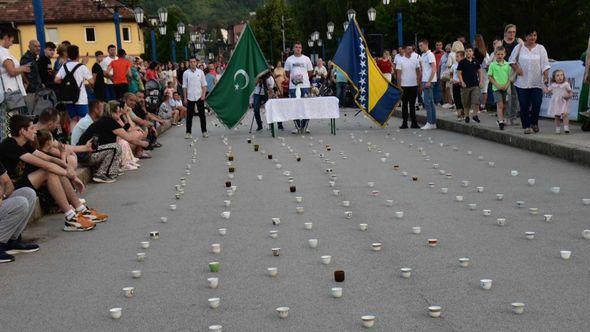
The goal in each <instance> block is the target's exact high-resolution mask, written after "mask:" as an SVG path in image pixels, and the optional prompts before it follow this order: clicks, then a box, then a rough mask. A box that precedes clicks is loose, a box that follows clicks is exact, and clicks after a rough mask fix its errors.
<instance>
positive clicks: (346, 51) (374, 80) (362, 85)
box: [332, 19, 402, 128]
mask: <svg viewBox="0 0 590 332" xmlns="http://www.w3.org/2000/svg"><path fill="white" fill-rule="evenodd" d="M332 62H334V65H335V66H336V67H337V68H338V69H339V70H340V71H341V72H343V73H344V76H346V78H347V79H348V81H349V82H350V84H352V86H353V87H354V89H355V90H356V95H355V98H354V101H355V103H356V104H357V106H358V107H359V108H360V109H361V110H362V111H363V112H364V113H365V114H367V115H368V116H369V117H370V118H371V119H372V120H373V121H375V122H376V123H377V124H379V126H381V128H384V127H385V126H387V121H388V120H389V118H390V117H391V115H392V114H393V110H394V109H395V107H396V105H397V103H398V102H399V101H400V99H401V94H402V93H401V91H400V90H399V89H398V88H397V87H396V86H394V85H393V84H391V83H390V82H389V81H388V80H387V79H386V78H385V76H383V73H381V70H379V67H377V63H375V60H374V59H373V57H372V56H371V53H370V52H369V49H368V46H367V41H366V40H365V37H364V36H363V34H362V32H361V30H360V28H359V25H358V23H357V22H356V19H352V20H350V22H349V24H348V29H346V31H345V32H344V36H343V37H342V40H341V41H340V45H338V50H337V51H336V54H335V55H334V58H333V59H332Z"/></svg>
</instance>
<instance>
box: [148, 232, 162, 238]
mask: <svg viewBox="0 0 590 332" xmlns="http://www.w3.org/2000/svg"><path fill="white" fill-rule="evenodd" d="M149 236H150V239H153V240H158V239H159V238H160V232H158V231H151V232H150V234H149Z"/></svg>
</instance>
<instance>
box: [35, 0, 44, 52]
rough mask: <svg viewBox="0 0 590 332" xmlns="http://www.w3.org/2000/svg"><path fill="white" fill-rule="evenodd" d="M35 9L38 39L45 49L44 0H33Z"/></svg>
mask: <svg viewBox="0 0 590 332" xmlns="http://www.w3.org/2000/svg"><path fill="white" fill-rule="evenodd" d="M33 11H34V13H35V29H36V31H37V40H38V41H39V44H41V49H42V50H44V49H45V20H44V19H43V0H33Z"/></svg>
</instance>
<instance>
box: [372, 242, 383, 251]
mask: <svg viewBox="0 0 590 332" xmlns="http://www.w3.org/2000/svg"><path fill="white" fill-rule="evenodd" d="M382 247H383V244H382V243H381V242H375V243H373V244H372V245H371V248H372V249H373V251H381V248H382Z"/></svg>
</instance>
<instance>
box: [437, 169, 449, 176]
mask: <svg viewBox="0 0 590 332" xmlns="http://www.w3.org/2000/svg"><path fill="white" fill-rule="evenodd" d="M438 173H439V174H440V175H445V174H447V171H445V170H444V169H441V170H439V171H438Z"/></svg>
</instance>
